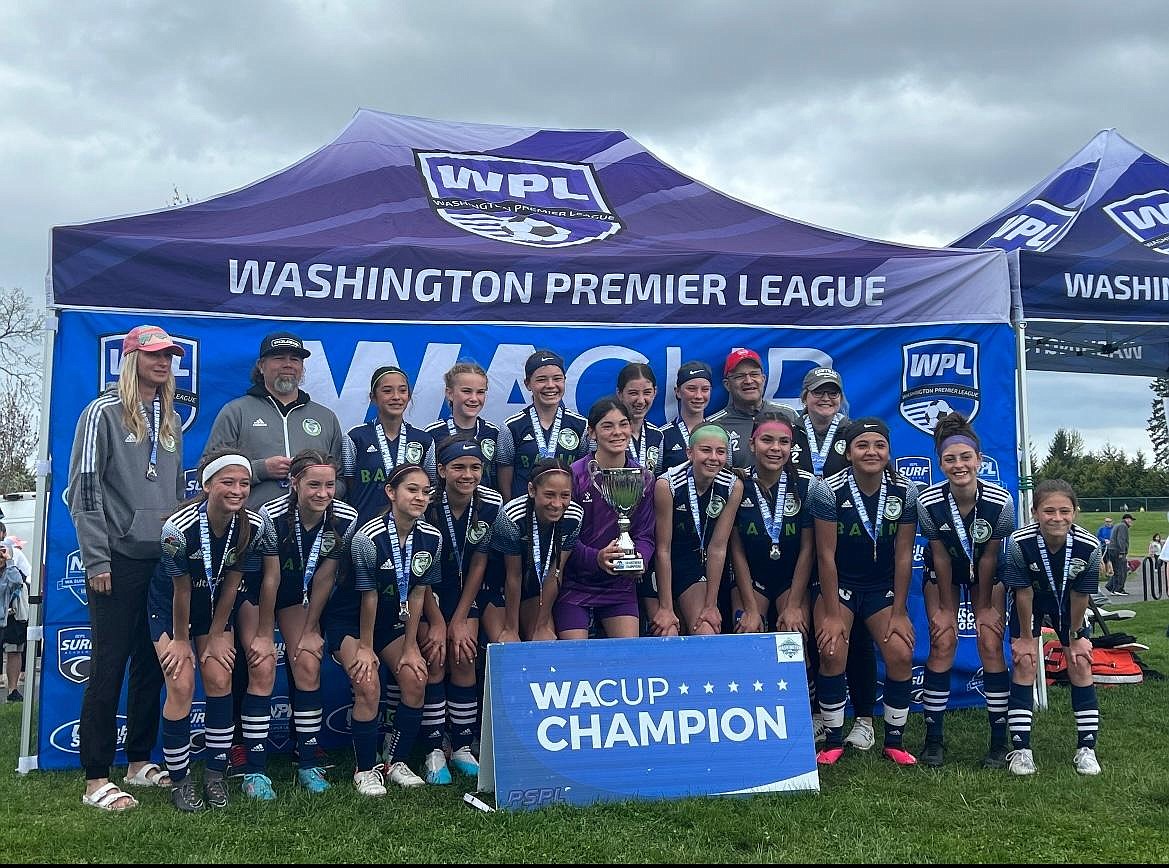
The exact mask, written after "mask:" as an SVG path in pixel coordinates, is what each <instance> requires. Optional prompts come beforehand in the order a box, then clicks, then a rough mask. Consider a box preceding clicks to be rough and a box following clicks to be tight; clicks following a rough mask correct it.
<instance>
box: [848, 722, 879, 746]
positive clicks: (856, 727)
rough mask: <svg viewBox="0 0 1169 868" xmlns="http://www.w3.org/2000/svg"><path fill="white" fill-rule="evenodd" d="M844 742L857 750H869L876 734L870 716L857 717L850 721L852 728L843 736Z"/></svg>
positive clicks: (875, 740) (875, 741)
mask: <svg viewBox="0 0 1169 868" xmlns="http://www.w3.org/2000/svg"><path fill="white" fill-rule="evenodd" d="M844 743H845V744H846V745H848V746H849V747H855V748H856V749H857V750H869V749H870V748H871V747H872V746H873V745H875V744H876V743H877V735H876V733H875V732H873V719H872V718H871V717H858V718H857V719H856V720H854V721H853V722H852V729H850V730H849V731H848V735H846V736H845V737H844Z"/></svg>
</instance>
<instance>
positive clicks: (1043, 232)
mask: <svg viewBox="0 0 1169 868" xmlns="http://www.w3.org/2000/svg"><path fill="white" fill-rule="evenodd" d="M1075 216H1076V212H1075V210H1074V209H1071V208H1061V207H1060V206H1059V205H1053V204H1051V203H1050V202H1045V201H1044V200H1042V199H1032V200H1031V201H1030V202H1028V203H1027V204H1026V205H1024V206H1023V207H1022V208H1020V209H1019V210H1018V211H1016V212H1015V213H1014V214H1012V215H1011V216H1010V217H1008V218H1007V219H1006V221H1005V222H1004V223H1003V225H1002V226H1000V227H999V228H998V229H996V230H995V233H994V234H993V235H992V236H990V238H988V239H986V241H984V242H982V244H981V245H980V246H981V247H997V248H999V249H1000V250H1007V251H1010V250H1018V249H1019V248H1020V247H1025V248H1026V249H1028V250H1046V249H1047V248H1049V247H1050V246H1051V245H1052V244H1054V243H1055V242H1056V240H1058V239H1059V237H1060V236H1061V235H1062V234H1063V230H1064V229H1065V228H1066V227H1067V225H1068V224H1069V223H1071V221H1072V218H1073V217H1075Z"/></svg>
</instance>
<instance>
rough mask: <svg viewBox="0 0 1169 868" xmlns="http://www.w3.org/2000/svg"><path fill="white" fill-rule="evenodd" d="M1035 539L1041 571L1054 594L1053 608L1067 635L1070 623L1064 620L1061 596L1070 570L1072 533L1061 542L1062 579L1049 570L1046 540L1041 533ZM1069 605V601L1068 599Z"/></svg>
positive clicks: (1066, 584) (1049, 560) (1069, 633)
mask: <svg viewBox="0 0 1169 868" xmlns="http://www.w3.org/2000/svg"><path fill="white" fill-rule="evenodd" d="M1035 538H1036V541H1037V542H1038V543H1039V560H1041V561H1043V573H1044V575H1045V576H1047V580H1048V582H1049V583H1050V584H1051V590H1052V592H1053V593H1054V594H1055V608H1056V614H1058V615H1059V623H1060V624H1062V625H1063V626H1065V627H1067V628H1068V635H1069V636H1070V635H1071V633H1072V628H1071V625H1070V624H1068V623H1067V622H1066V619H1065V617H1064V605H1063V598H1064V592H1065V591H1066V590H1067V586H1068V578H1069V577H1070V576H1071V572H1072V535H1071V534H1070V533H1069V534H1068V535H1067V537H1066V538H1065V539H1064V543H1063V576H1062V581H1059V580H1057V579H1056V577H1055V573H1053V572H1052V571H1051V558H1050V557H1048V554H1047V540H1045V539H1044V538H1043V534H1042V533H1037V534H1035ZM1069 605H1070V601H1069Z"/></svg>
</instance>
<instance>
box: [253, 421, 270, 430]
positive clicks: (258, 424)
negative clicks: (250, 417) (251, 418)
mask: <svg viewBox="0 0 1169 868" xmlns="http://www.w3.org/2000/svg"><path fill="white" fill-rule="evenodd" d="M252 427H253V428H267V427H268V423H267V422H265V421H264V420H263V419H257V420H256V421H255V422H253V423H252Z"/></svg>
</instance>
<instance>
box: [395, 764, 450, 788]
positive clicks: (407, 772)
mask: <svg viewBox="0 0 1169 868" xmlns="http://www.w3.org/2000/svg"><path fill="white" fill-rule="evenodd" d="M447 775H448V776H449V775H450V772H447ZM386 779H387V780H389V782H390V783H391V784H395V785H396V786H399V787H403V788H405V789H408V790H409V789H413V788H414V787H424V786H426V781H424V780H422V778H420V777H418V775H416V774H414V772H413V770H412V769H411V768H410V766H408V765H406V764H405V763H404V762H402V761H401V760H399V761H398V762H396V763H394V764H393V765H391V766H390V767H389V769H388V770H387V772H386Z"/></svg>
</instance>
